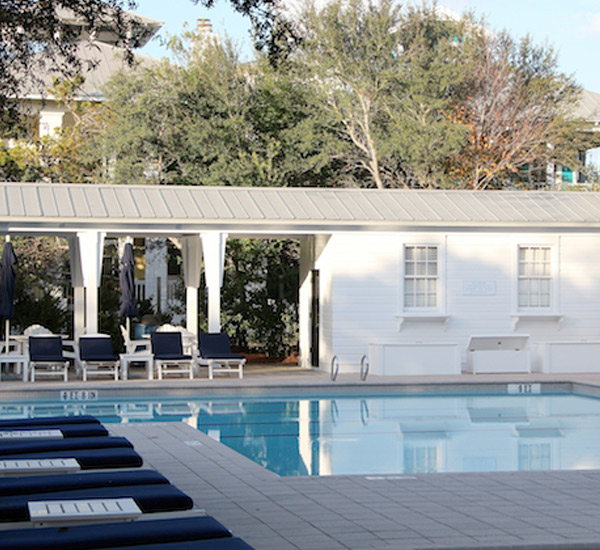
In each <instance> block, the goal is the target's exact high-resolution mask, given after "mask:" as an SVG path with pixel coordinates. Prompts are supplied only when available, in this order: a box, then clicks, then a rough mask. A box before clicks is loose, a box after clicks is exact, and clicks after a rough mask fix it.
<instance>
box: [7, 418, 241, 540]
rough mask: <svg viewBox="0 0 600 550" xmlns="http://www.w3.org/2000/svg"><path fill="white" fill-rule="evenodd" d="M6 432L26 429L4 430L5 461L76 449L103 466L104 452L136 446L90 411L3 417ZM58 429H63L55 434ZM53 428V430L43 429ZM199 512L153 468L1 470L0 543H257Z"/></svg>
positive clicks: (82, 461) (81, 460) (82, 458)
mask: <svg viewBox="0 0 600 550" xmlns="http://www.w3.org/2000/svg"><path fill="white" fill-rule="evenodd" d="M36 431H38V432H39V434H37V435H36V434H35V432H36ZM3 432H12V433H19V435H17V436H15V437H14V438H13V436H12V435H9V436H8V437H7V438H6V439H4V440H3V438H1V437H0V463H2V462H10V461H11V460H16V461H19V460H25V459H26V460H30V461H32V462H36V461H39V460H45V459H46V458H49V457H54V458H55V459H56V458H63V457H66V456H67V455H69V456H71V457H73V456H74V457H76V460H77V461H78V462H79V464H80V466H81V469H86V466H85V464H87V468H94V466H90V464H92V463H95V464H96V466H95V467H97V468H102V469H104V468H106V465H105V464H106V463H104V462H103V459H104V458H106V459H107V460H108V461H109V462H108V463H109V464H114V463H115V462H114V460H113V461H111V459H110V455H109V454H107V453H110V452H116V453H118V452H121V451H122V450H123V449H127V450H128V451H131V452H133V453H135V451H134V450H133V446H132V445H131V443H130V442H129V441H128V440H127V439H126V438H122V437H112V436H110V435H109V434H108V431H107V430H106V428H104V426H102V424H101V423H100V422H99V421H98V420H97V419H95V418H94V417H90V416H81V417H52V418H40V419H32V420H31V421H27V420H16V421H14V422H13V421H0V434H2V433H3ZM28 432H29V433H28ZM55 432H60V433H61V435H59V436H58V438H56V439H53V438H52V437H55ZM21 433H24V434H25V435H24V436H21V435H20V434H21ZM48 433H51V436H50V438H46V437H44V436H45V435H47V434H48ZM78 433H79V434H80V435H79V436H78V435H77V434H78ZM135 454H136V455H137V453H135ZM58 455H61V456H58ZM137 456H138V457H139V455H137ZM15 457H16V458H15ZM40 457H41V458H40ZM136 466H141V457H139V464H136ZM109 467H111V468H119V466H114V465H113V466H109ZM40 514H41V516H40ZM97 514H99V515H97ZM194 514H195V512H194V510H193V501H192V499H191V498H190V497H189V496H188V495H186V494H185V493H183V492H182V491H180V490H179V489H178V488H177V487H175V486H173V485H171V484H170V483H169V480H168V479H167V478H165V477H164V476H162V475H161V474H160V473H158V472H156V471H153V470H144V469H139V470H118V469H113V470H104V471H97V472H93V471H92V472H78V473H56V474H48V475H29V476H27V475H26V476H22V475H19V476H16V477H3V478H0V530H2V532H1V533H0V541H1V542H0V547H1V548H3V549H5V550H10V549H15V550H16V549H18V550H29V549H34V548H35V549H37V548H44V549H48V550H52V549H56V550H59V549H60V550H84V549H96V550H101V549H104V548H106V549H108V548H113V549H115V550H127V549H129V548H131V549H132V550H134V549H135V550H160V549H162V550H252V548H251V547H250V546H249V545H248V544H247V543H245V542H244V541H243V540H241V539H239V538H237V537H234V536H232V534H231V532H230V531H229V530H228V529H227V528H226V527H224V526H223V525H222V524H221V523H219V522H218V521H217V520H216V519H214V518H212V517H210V516H206V515H197V513H196V515H194ZM103 518H110V520H105V519H104V520H103ZM99 521H100V523H98V522H99ZM55 522H57V523H55ZM82 523H83V524H82ZM22 527H26V528H22ZM34 527H35V528H34Z"/></svg>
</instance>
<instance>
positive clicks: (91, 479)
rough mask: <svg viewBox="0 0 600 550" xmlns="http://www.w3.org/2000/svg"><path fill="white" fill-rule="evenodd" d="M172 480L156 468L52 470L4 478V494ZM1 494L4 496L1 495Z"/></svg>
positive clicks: (1, 486) (1, 481) (0, 485)
mask: <svg viewBox="0 0 600 550" xmlns="http://www.w3.org/2000/svg"><path fill="white" fill-rule="evenodd" d="M168 483H169V480H168V479H167V478H166V477H165V476H163V475H162V474H159V473H158V472H157V471H155V470H126V471H110V472H84V473H71V474H50V475H38V476H25V477H6V478H2V479H0V495H1V496H2V497H5V496H16V495H33V494H36V493H50V492H53V491H70V490H76V489H93V488H95V487H119V486H125V485H163V484H164V485H166V484H168ZM0 498H1V497H0Z"/></svg>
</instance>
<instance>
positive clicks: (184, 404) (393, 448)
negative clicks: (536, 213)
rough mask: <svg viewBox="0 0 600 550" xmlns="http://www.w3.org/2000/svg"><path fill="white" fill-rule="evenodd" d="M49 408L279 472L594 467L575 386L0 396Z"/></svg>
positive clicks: (596, 444) (599, 462)
mask: <svg viewBox="0 0 600 550" xmlns="http://www.w3.org/2000/svg"><path fill="white" fill-rule="evenodd" d="M55 414H93V415H95V416H97V417H98V418H99V419H100V420H101V421H103V422H105V423H112V422H185V423H187V424H189V425H190V426H193V427H194V428H197V429H198V430H200V431H202V432H204V433H206V434H207V435H209V436H210V437H212V438H214V439H216V440H218V441H220V442H221V443H223V444H225V445H227V446H229V447H231V448H232V449H234V450H235V451H237V452H239V453H241V454H243V455H245V456H246V457H248V458H250V459H252V460H254V461H255V462H257V463H258V464H260V465H261V466H264V467H265V468H268V469H269V470H272V471H273V472H275V473H277V474H279V475H283V476H307V475H342V474H363V475H393V474H412V473H433V472H496V471H525V470H528V471H530V470H578V469H596V468H600V400H599V399H595V398H591V397H584V396H578V395H526V396H523V395H498V396H496V395H482V396H473V395H469V396H456V395H452V396H445V395H440V396H431V395H426V396H425V395H424V396H413V395H411V396H406V395H401V396H400V395H395V396H390V395H385V396H372V395H369V396H358V397H357V396H348V397H346V396H335V397H331V396H329V397H311V398H308V397H265V398H247V397H238V398H208V399H207V398H191V397H190V398H176V399H174V398H152V399H135V400H131V401H128V400H124V399H118V400H113V401H110V400H104V399H99V400H97V401H92V402H85V403H63V402H48V401H45V402H31V403H25V402H23V401H19V402H18V403H17V402H14V403H7V402H2V403H0V418H11V417H12V418H15V417H27V416H49V415H55Z"/></svg>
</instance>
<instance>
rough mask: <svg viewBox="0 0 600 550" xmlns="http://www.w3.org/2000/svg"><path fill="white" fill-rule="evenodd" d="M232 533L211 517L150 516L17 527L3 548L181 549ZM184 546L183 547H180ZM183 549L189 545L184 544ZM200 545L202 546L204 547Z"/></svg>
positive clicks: (6, 537)
mask: <svg viewBox="0 0 600 550" xmlns="http://www.w3.org/2000/svg"><path fill="white" fill-rule="evenodd" d="M231 538H232V537H231V532H230V531H229V530H228V529H227V528H226V527H225V526H224V525H222V524H221V523H219V522H218V521H217V520H216V519H214V518H213V517H211V516H202V517H185V518H172V519H171V518H170V519H156V520H152V519H148V520H140V521H133V522H126V523H123V522H121V523H101V524H94V525H77V526H73V527H44V528H38V529H17V530H14V531H5V532H3V533H2V549H3V550H33V549H36V550H37V549H39V548H44V550H90V549H94V550H100V549H104V548H115V549H116V548H121V549H123V548H129V547H132V548H135V549H143V548H144V547H147V548H148V549H152V550H154V549H157V550H161V549H163V548H164V549H168V550H171V548H173V550H179V549H178V547H177V546H173V547H171V546H169V545H171V544H176V543H182V544H183V543H186V542H193V541H202V540H206V539H208V540H210V541H214V542H217V540H220V539H224V540H225V539H231ZM180 548H181V547H180ZM183 548H187V547H186V546H183ZM198 548H200V549H203V547H202V546H198ZM212 548H214V549H215V550H221V549H222V550H228V549H231V550H233V549H235V550H238V549H239V550H242V549H243V550H247V549H248V546H247V545H237V546H235V545H234V546H227V545H224V546H214V545H213V546H205V547H204V549H206V550H209V549H212Z"/></svg>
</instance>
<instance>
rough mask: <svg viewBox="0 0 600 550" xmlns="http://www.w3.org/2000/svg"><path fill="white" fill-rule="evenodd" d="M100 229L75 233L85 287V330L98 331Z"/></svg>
mask: <svg viewBox="0 0 600 550" xmlns="http://www.w3.org/2000/svg"><path fill="white" fill-rule="evenodd" d="M105 236H106V233H102V232H100V231H82V232H80V233H77V239H78V240H79V255H80V258H81V273H82V276H83V286H84V287H85V332H86V333H87V334H91V333H95V332H98V288H99V287H100V277H101V274H102V255H103V251H104V237H105Z"/></svg>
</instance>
